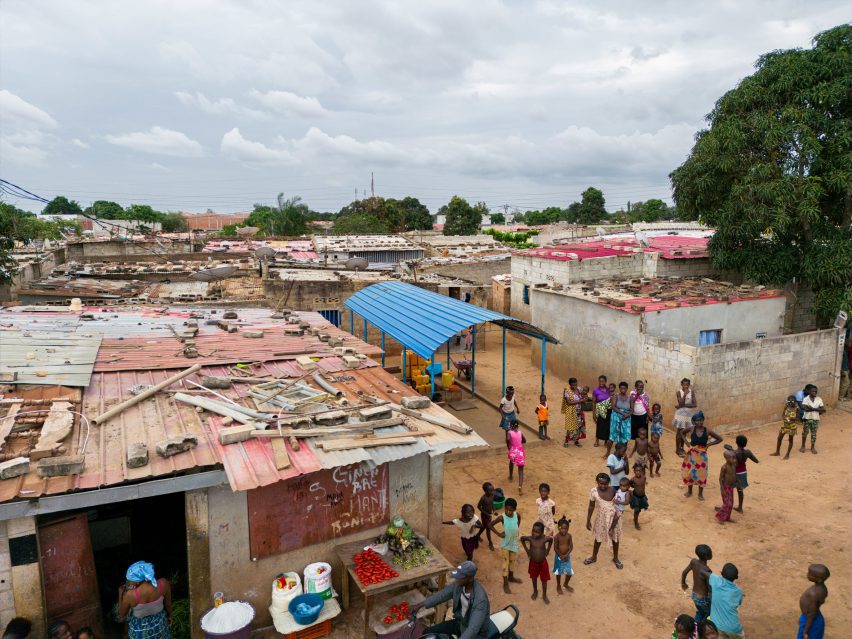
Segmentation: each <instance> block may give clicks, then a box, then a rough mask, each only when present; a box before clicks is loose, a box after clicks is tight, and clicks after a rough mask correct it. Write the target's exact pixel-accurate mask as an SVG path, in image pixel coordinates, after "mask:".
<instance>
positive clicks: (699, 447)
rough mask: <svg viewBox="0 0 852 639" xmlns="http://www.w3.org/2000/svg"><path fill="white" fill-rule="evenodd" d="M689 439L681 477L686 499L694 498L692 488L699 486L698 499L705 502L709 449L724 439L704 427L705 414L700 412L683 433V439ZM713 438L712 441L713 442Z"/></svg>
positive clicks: (693, 417)
mask: <svg viewBox="0 0 852 639" xmlns="http://www.w3.org/2000/svg"><path fill="white" fill-rule="evenodd" d="M687 437H689V440H688V441H689V450H688V451H687V452H686V457H685V458H684V460H683V464H681V476H682V477H683V484H684V486H686V492H685V493H684V494H683V496H684V497H692V487H693V486H698V499H700V500H701V501H704V487H705V486H706V485H707V471H708V467H707V449H708V448H710V447H711V446H715V445H716V444H721V443H722V437H720V436H719V435H717V434H716V433H715V432H713V431H712V430H710V429H709V428H706V427H705V426H704V413H703V412H701V411H698V412H697V413H695V415H693V416H692V424H691V425H690V426H689V427H688V428H685V429H684V431H683V439H684V441H687ZM711 438H712V441H711Z"/></svg>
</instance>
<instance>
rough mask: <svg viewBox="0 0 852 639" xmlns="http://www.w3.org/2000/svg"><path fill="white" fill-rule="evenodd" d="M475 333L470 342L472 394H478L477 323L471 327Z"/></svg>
mask: <svg viewBox="0 0 852 639" xmlns="http://www.w3.org/2000/svg"><path fill="white" fill-rule="evenodd" d="M470 330H471V332H472V333H473V340H472V341H471V344H470V396H471V397H473V396H474V395H475V394H476V324H474V325H473V328H471V329H470Z"/></svg>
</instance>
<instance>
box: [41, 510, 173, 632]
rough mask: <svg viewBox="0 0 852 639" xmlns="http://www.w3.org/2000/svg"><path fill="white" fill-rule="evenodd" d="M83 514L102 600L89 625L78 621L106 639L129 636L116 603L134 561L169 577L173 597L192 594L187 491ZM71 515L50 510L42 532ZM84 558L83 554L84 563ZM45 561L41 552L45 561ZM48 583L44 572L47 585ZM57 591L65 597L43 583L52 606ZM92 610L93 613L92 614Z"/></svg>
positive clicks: (47, 600)
mask: <svg viewBox="0 0 852 639" xmlns="http://www.w3.org/2000/svg"><path fill="white" fill-rule="evenodd" d="M83 514H84V515H85V522H84V523H87V525H88V540H87V541H88V542H89V543H88V544H85V543H84V544H83V545H85V546H88V548H89V553H90V557H91V559H92V562H93V565H94V572H95V576H96V586H95V587H96V588H97V593H96V594H97V597H96V599H97V602H98V603H99V606H98V608H99V610H98V611H97V614H98V616H99V617H100V619H91V620H90V621H88V622H87V623H86V624H83V623H82V621H83V620H82V619H81V620H80V621H77V623H78V624H80V625H91V626H93V627H95V628H97V627H100V628H102V629H103V634H102V635H101V636H103V637H104V638H105V639H120V638H121V637H124V636H125V635H126V630H125V628H124V625H123V624H121V623H118V621H116V610H115V605H116V603H117V600H118V588H119V587H120V586H121V585H122V584H123V583H124V582H125V574H126V572H127V568H128V566H130V564H132V563H133V562H135V561H140V560H141V561H148V562H151V563H152V564H154V570H155V571H156V574H157V577H158V578H160V577H163V578H165V579H168V580H169V582H170V583H171V584H172V601H173V602H177V601H179V600H181V599H187V598H188V596H189V594H188V593H189V585H188V570H187V567H188V564H187V557H186V519H185V510H184V494H183V493H174V494H170V495H161V496H158V497H149V498H146V499H137V500H134V501H126V502H120V503H116V504H106V505H103V506H98V507H97V508H92V509H89V510H85V511H78V513H77V516H78V517H79V516H81V515H83ZM71 515H72V513H67V512H66V513H62V514H61V516H57V517H53V516H50V515H47V516H44V517H42V518H39V535H40V536H42V534H43V533H42V531H43V530H49V529H50V528H51V527H53V526H54V525H55V523H56V522H57V521H60V520H62V519H68V518H69V516H71ZM42 554H43V555H44V553H42ZM77 554H79V553H77ZM75 556H76V555H75ZM85 561H86V560H85V557H84V558H83V562H84V563H85ZM45 563H46V561H45V557H44V556H43V557H42V564H43V565H44V564H45ZM47 583H48V579H47V576H46V575H45V584H47ZM58 596H61V593H54V594H52V593H51V592H50V591H49V590H48V588H47V587H45V599H46V603H47V605H48V610H50V609H51V605H50V600H51V599H54V600H55V599H57V597H58ZM175 612H177V611H175ZM93 615H94V613H92V614H90V615H89V616H90V617H92V616H93ZM48 621H53V619H49V620H48ZM69 621H70V620H69ZM75 621H76V620H75ZM78 627H79V625H78V626H74V627H73V629H74V630H77V628H78ZM173 630H174V629H173ZM173 634H174V633H173ZM177 634H179V633H177Z"/></svg>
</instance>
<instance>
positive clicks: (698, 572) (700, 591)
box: [680, 544, 713, 623]
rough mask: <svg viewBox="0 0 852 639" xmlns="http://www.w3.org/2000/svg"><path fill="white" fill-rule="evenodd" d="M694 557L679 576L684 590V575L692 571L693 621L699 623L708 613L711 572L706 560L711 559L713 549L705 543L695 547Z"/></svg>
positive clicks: (685, 587)
mask: <svg viewBox="0 0 852 639" xmlns="http://www.w3.org/2000/svg"><path fill="white" fill-rule="evenodd" d="M695 557H696V558H695V559H690V560H689V564H688V565H687V566H686V568H684V569H683V573H682V574H681V576H680V587H681V588H683V589H684V590H686V589H687V588H689V586H687V585H686V577H687V575H689V573H690V572H691V573H692V603H694V604H695V621H697V622H698V623H701V622H702V621H704V620H705V619H707V617H708V616H709V615H710V586H709V584H708V583H707V580H708V579H709V578H710V574H711V573H712V572H713V571H712V570H710V566H708V565H707V562H708V561H710V560H711V559H713V551H712V550H711V549H710V546H708V545H707V544H698V545H697V546H696V547H695Z"/></svg>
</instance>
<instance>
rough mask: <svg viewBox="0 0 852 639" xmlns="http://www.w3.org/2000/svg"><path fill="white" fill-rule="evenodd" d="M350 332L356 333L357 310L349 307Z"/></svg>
mask: <svg viewBox="0 0 852 639" xmlns="http://www.w3.org/2000/svg"><path fill="white" fill-rule="evenodd" d="M349 334H350V335H354V334H355V312H354V311H353V310H352V309H351V308H350V309H349Z"/></svg>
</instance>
